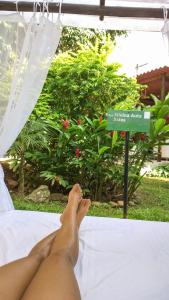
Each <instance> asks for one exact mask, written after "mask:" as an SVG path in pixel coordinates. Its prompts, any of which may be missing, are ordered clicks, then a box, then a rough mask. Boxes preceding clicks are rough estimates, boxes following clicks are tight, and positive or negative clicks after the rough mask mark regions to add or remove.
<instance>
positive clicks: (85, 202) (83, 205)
mask: <svg viewBox="0 0 169 300" xmlns="http://www.w3.org/2000/svg"><path fill="white" fill-rule="evenodd" d="M90 205H91V201H90V199H82V201H81V202H80V204H79V208H78V212H77V224H78V227H80V224H81V222H82V220H83V218H84V217H85V216H86V215H87V212H88V210H89V207H90Z"/></svg>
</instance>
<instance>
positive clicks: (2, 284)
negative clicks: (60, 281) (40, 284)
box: [0, 232, 56, 300]
mask: <svg viewBox="0 0 169 300" xmlns="http://www.w3.org/2000/svg"><path fill="white" fill-rule="evenodd" d="M55 234H56V232H55V233H53V234H50V235H49V236H48V237H46V238H45V239H44V240H42V241H41V242H39V243H38V244H37V245H35V247H34V248H33V249H32V250H31V252H30V253H29V255H28V256H27V257H24V258H22V259H18V260H16V261H13V262H11V263H8V264H6V265H4V266H2V267H0V300H1V299H3V300H19V299H20V298H21V296H22V295H23V293H24V292H25V289H26V288H27V286H28V285H29V284H30V282H31V280H32V278H33V276H34V275H35V273H36V272H37V270H38V268H39V265H40V264H41V262H42V261H43V260H44V258H45V257H46V256H47V255H48V254H49V251H50V246H51V243H52V240H53V239H54V237H55Z"/></svg>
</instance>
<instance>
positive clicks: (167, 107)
mask: <svg viewBox="0 0 169 300" xmlns="http://www.w3.org/2000/svg"><path fill="white" fill-rule="evenodd" d="M168 113H169V105H163V106H162V108H161V109H160V110H159V112H158V118H164V117H165V116H166V115H167V114H168Z"/></svg>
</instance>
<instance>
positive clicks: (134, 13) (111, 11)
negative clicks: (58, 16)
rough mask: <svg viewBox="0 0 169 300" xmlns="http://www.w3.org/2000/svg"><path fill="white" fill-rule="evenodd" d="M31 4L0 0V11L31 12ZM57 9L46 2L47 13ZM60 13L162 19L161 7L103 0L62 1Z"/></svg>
mask: <svg viewBox="0 0 169 300" xmlns="http://www.w3.org/2000/svg"><path fill="white" fill-rule="evenodd" d="M43 5H44V2H38V5H37V11H42V9H43ZM33 6H34V2H27V1H18V2H17V6H16V3H15V2H13V1H1V0H0V11H19V12H20V11H22V12H32V11H33ZM59 9H60V8H59V5H58V3H56V2H55V3H54V2H48V11H49V13H59ZM62 13H64V14H77V15H92V16H98V17H99V18H100V20H103V19H104V17H106V16H107V17H121V18H148V19H164V12H163V8H150V7H134V6H133V7H124V6H105V1H104V0H100V5H88V4H68V3H63V4H62Z"/></svg>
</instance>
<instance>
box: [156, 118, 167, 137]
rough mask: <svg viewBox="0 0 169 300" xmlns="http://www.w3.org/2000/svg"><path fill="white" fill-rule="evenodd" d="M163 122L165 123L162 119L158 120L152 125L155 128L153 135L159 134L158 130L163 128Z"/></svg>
mask: <svg viewBox="0 0 169 300" xmlns="http://www.w3.org/2000/svg"><path fill="white" fill-rule="evenodd" d="M165 122H166V121H165V120H164V119H158V120H157V121H156V122H155V124H154V126H155V135H157V134H158V133H159V132H160V130H161V129H162V128H163V127H164V125H165Z"/></svg>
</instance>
